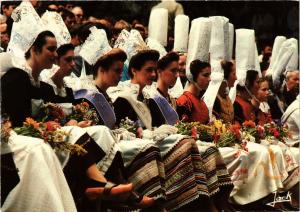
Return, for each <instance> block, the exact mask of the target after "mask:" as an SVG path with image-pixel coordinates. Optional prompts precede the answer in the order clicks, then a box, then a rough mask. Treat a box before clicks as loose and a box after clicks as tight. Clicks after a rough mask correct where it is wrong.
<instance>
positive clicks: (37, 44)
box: [25, 31, 55, 59]
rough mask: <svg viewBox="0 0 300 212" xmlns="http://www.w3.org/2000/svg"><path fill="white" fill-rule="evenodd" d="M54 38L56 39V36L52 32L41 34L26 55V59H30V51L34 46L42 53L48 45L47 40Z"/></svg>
mask: <svg viewBox="0 0 300 212" xmlns="http://www.w3.org/2000/svg"><path fill="white" fill-rule="evenodd" d="M47 37H52V38H55V36H54V34H53V33H52V32H50V31H43V32H41V33H40V34H39V35H38V36H37V37H36V39H35V41H34V42H33V44H32V45H31V47H30V48H29V49H28V51H27V52H26V53H25V58H26V59H28V58H29V57H30V49H31V48H32V47H33V46H34V47H35V48H36V50H37V51H38V52H41V51H42V49H43V46H44V45H45V44H46V43H47V41H46V38H47Z"/></svg>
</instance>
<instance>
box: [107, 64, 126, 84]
mask: <svg viewBox="0 0 300 212" xmlns="http://www.w3.org/2000/svg"><path fill="white" fill-rule="evenodd" d="M123 66H124V62H122V61H120V60H119V61H115V62H113V64H112V65H111V66H110V67H109V69H108V70H107V71H105V72H104V75H105V79H106V80H105V81H106V82H107V83H108V84H109V86H116V85H118V83H119V82H120V80H121V78H122V71H123Z"/></svg>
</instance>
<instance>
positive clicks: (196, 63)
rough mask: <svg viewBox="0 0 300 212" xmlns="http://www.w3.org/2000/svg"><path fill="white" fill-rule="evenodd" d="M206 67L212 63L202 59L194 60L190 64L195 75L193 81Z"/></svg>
mask: <svg viewBox="0 0 300 212" xmlns="http://www.w3.org/2000/svg"><path fill="white" fill-rule="evenodd" d="M206 67H210V64H209V63H207V62H202V61H200V60H193V61H192V62H191V64H190V70H191V74H192V76H193V81H196V80H197V77H198V75H199V74H200V73H201V72H202V70H203V69H204V68H206Z"/></svg>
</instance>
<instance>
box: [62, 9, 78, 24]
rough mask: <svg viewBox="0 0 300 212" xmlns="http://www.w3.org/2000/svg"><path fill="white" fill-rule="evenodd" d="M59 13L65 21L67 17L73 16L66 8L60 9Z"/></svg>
mask: <svg viewBox="0 0 300 212" xmlns="http://www.w3.org/2000/svg"><path fill="white" fill-rule="evenodd" d="M59 12H60V15H61V17H62V19H63V20H64V21H65V20H66V19H67V18H75V15H74V13H72V12H71V11H69V10H67V9H64V8H63V9H61V10H60V11H59Z"/></svg>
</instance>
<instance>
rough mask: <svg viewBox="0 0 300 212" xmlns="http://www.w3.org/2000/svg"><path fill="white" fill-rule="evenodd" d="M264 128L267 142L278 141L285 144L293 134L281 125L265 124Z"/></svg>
mask: <svg viewBox="0 0 300 212" xmlns="http://www.w3.org/2000/svg"><path fill="white" fill-rule="evenodd" d="M263 127H264V132H265V139H267V140H271V141H274V140H278V141H281V142H283V143H285V139H287V138H291V133H290V131H289V130H288V128H287V126H284V125H282V124H281V123H275V122H270V123H267V124H265V125H264V126H263Z"/></svg>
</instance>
